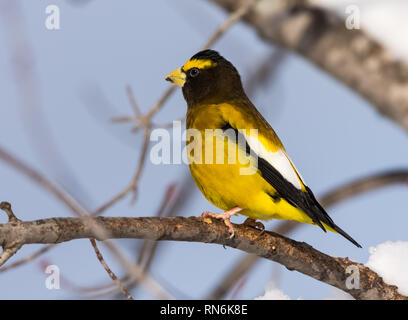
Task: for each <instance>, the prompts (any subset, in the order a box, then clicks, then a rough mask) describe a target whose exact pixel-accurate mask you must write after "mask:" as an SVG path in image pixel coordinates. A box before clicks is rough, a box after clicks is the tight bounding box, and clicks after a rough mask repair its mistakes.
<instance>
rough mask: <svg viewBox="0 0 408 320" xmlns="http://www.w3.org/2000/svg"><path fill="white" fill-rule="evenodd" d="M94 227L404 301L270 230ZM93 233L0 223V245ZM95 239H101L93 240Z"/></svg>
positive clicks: (116, 221) (83, 227) (159, 224)
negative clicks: (353, 283)
mask: <svg viewBox="0 0 408 320" xmlns="http://www.w3.org/2000/svg"><path fill="white" fill-rule="evenodd" d="M94 220H95V223H97V224H98V225H100V226H101V227H103V228H104V230H106V231H107V232H106V233H105V234H106V235H109V237H110V238H136V239H150V240H171V241H189V242H205V243H215V244H221V245H225V246H229V247H232V248H236V249H239V250H242V251H244V252H247V253H252V254H256V255H258V256H260V257H263V258H266V259H268V260H272V261H275V262H278V263H280V264H282V265H284V266H286V268H288V269H289V270H296V271H298V272H301V273H303V274H305V275H308V276H310V277H313V278H315V279H317V280H319V281H322V282H325V283H327V284H330V285H332V286H335V287H337V288H339V289H341V290H343V291H345V292H348V293H349V294H351V295H352V296H353V297H355V298H356V299H387V300H388V299H390V300H401V299H408V297H405V296H403V295H401V294H399V293H398V291H397V287H395V286H392V285H388V284H386V283H385V282H384V281H383V280H382V278H381V277H380V276H378V275H377V274H376V273H375V272H373V271H372V270H370V269H369V268H367V267H365V266H364V265H362V264H358V263H355V262H352V261H350V260H349V259H347V258H335V257H330V256H328V255H326V254H324V253H321V252H319V251H318V250H316V249H314V248H312V247H311V246H309V245H308V244H306V243H303V242H297V241H294V240H291V239H289V238H286V237H284V236H281V235H279V234H276V233H274V232H262V233H261V232H260V231H259V230H256V229H253V228H251V227H247V226H244V225H235V226H234V228H235V237H234V238H233V239H228V236H229V234H228V230H227V229H226V228H225V225H224V224H223V223H222V222H219V221H213V220H211V219H202V218H195V217H190V218H184V217H168V218H157V217H149V218H120V217H119V218H116V217H115V218H111V217H98V218H96V219H94ZM98 236H99V235H98V234H95V232H94V229H93V228H92V227H91V226H89V225H88V224H87V223H86V222H85V221H84V220H83V219H80V218H51V219H42V220H35V221H27V222H20V223H18V224H15V223H6V224H2V225H0V243H1V244H3V245H7V243H15V244H20V245H24V244H30V243H48V244H49V243H60V242H65V241H70V240H74V239H81V238H97V239H98ZM98 240H106V239H105V238H99V239H98ZM350 265H354V266H357V267H358V269H359V271H360V289H348V288H347V286H346V279H347V277H348V276H349V275H348V273H347V267H348V266H350Z"/></svg>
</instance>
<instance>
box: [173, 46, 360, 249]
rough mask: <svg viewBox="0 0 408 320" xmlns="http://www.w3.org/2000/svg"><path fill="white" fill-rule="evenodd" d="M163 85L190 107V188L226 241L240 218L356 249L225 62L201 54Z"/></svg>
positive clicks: (212, 53)
mask: <svg viewBox="0 0 408 320" xmlns="http://www.w3.org/2000/svg"><path fill="white" fill-rule="evenodd" d="M166 80H168V81H170V82H172V83H174V84H176V85H178V86H180V87H182V91H183V96H184V98H185V100H186V102H187V125H186V127H187V137H189V138H190V139H189V140H188V141H187V142H186V143H187V155H188V159H189V167H190V171H191V174H192V176H193V178H194V181H195V182H196V184H197V186H198V188H199V189H200V190H201V192H202V193H203V194H204V196H205V197H206V199H207V200H208V201H210V202H211V203H212V204H214V205H215V206H217V207H219V208H221V209H222V210H225V211H224V212H223V213H221V214H212V213H209V212H204V213H203V215H202V216H204V217H208V216H210V217H214V218H217V219H222V220H223V221H224V222H225V224H226V225H227V226H228V228H229V232H230V233H231V236H233V235H234V228H233V225H232V223H231V221H230V218H231V216H232V215H234V214H237V213H239V214H243V215H245V216H247V217H249V218H250V220H251V221H252V222H254V221H253V220H256V219H260V220H269V219H286V220H296V221H299V222H302V223H310V224H314V225H317V226H319V227H320V228H322V229H323V231H326V229H328V230H330V231H333V232H337V233H340V234H341V235H342V236H344V237H345V238H346V239H348V240H349V241H351V242H352V243H353V244H355V245H356V246H357V247H361V246H360V245H359V244H358V243H357V242H356V241H355V240H354V239H353V238H351V237H350V236H349V235H348V234H347V233H346V232H344V231H343V230H342V229H341V228H340V227H338V226H337V225H336V224H335V223H334V222H333V220H332V219H331V218H330V217H329V215H328V214H327V213H326V211H325V210H324V209H323V207H322V206H321V205H320V204H319V203H318V201H317V200H316V198H315V196H314V195H313V193H312V191H311V190H310V189H309V187H308V186H307V185H306V184H305V182H304V180H303V179H302V177H301V176H300V174H299V173H298V171H297V170H296V168H295V166H294V164H293V162H292V161H291V160H290V158H289V156H288V155H287V153H286V151H285V148H284V147H283V145H282V142H281V141H280V139H279V137H278V136H277V135H276V133H275V131H274V130H273V129H272V127H271V126H270V125H269V123H268V122H267V121H266V120H265V119H264V118H263V117H262V115H261V114H260V113H259V112H258V110H257V109H256V108H255V106H254V105H253V104H252V103H251V101H250V100H249V99H248V97H247V95H246V94H245V92H244V89H243V87H242V83H241V78H240V75H239V73H238V71H237V70H236V68H235V67H234V66H233V65H232V64H231V63H230V62H229V61H228V60H226V59H225V58H223V57H222V56H220V55H219V53H218V52H216V51H214V50H204V51H200V52H198V53H197V54H195V55H194V56H193V57H191V58H190V59H189V60H188V61H187V62H186V63H185V64H184V65H183V66H182V67H181V68H178V69H176V70H175V71H173V72H171V73H170V74H168V75H167V76H166ZM220 144H221V147H219V146H220ZM191 145H193V147H191ZM189 146H190V149H189V148H188V147H189ZM189 150H190V151H189ZM231 150H232V151H231ZM220 152H221V155H220Z"/></svg>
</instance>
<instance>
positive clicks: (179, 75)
mask: <svg viewBox="0 0 408 320" xmlns="http://www.w3.org/2000/svg"><path fill="white" fill-rule="evenodd" d="M165 79H166V80H167V81H170V82H172V83H174V84H176V85H178V86H179V87H182V86H184V83H185V82H186V74H185V73H184V72H183V71H181V68H178V69H176V70H174V71H173V72H170V73H169V74H168V75H167V76H166V78H165Z"/></svg>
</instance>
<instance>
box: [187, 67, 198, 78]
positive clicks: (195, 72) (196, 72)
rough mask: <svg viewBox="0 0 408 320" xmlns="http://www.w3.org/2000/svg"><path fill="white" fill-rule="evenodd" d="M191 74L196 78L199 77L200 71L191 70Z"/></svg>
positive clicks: (196, 69)
mask: <svg viewBox="0 0 408 320" xmlns="http://www.w3.org/2000/svg"><path fill="white" fill-rule="evenodd" d="M189 73H190V76H191V77H193V78H194V77H197V76H198V75H199V73H200V70H199V69H198V68H191V69H190V71H189Z"/></svg>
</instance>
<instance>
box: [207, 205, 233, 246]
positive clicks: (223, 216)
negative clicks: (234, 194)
mask: <svg viewBox="0 0 408 320" xmlns="http://www.w3.org/2000/svg"><path fill="white" fill-rule="evenodd" d="M233 214H235V213H231V212H230V211H225V212H223V213H220V214H214V213H211V212H209V211H205V212H203V213H202V214H201V216H200V217H201V218H208V217H210V218H214V219H217V220H222V221H224V224H225V225H226V226H227V227H228V232H229V233H230V236H229V237H228V238H227V239H229V240H231V239H232V238H234V236H235V230H234V226H233V225H232V222H231V220H230V218H231V216H232V215H233Z"/></svg>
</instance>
